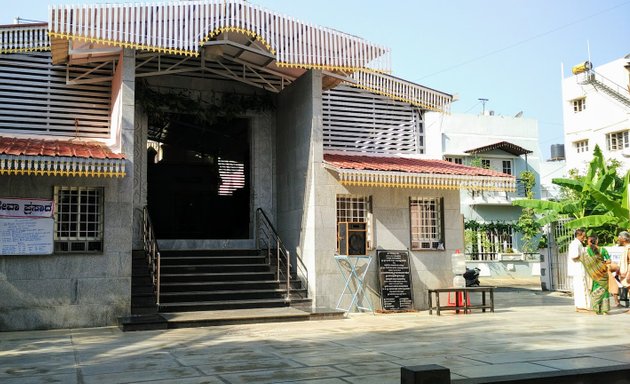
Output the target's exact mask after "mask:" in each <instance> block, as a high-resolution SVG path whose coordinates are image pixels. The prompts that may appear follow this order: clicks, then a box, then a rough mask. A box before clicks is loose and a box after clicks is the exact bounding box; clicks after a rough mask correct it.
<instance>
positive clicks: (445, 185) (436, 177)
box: [324, 154, 516, 192]
mask: <svg viewBox="0 0 630 384" xmlns="http://www.w3.org/2000/svg"><path fill="white" fill-rule="evenodd" d="M324 163H325V165H326V167H327V168H329V169H330V170H332V171H333V172H335V173H336V176H337V178H338V180H339V181H340V182H341V184H343V185H356V186H366V187H389V188H429V189H458V190H461V189H471V190H477V191H479V190H485V191H508V192H513V191H514V190H515V189H516V185H515V178H514V176H512V175H508V174H505V173H500V172H496V171H492V170H489V169H483V168H477V167H469V166H465V165H459V164H454V163H450V162H448V161H443V160H424V159H416V158H408V157H383V156H362V155H337V154H334V155H333V154H324Z"/></svg>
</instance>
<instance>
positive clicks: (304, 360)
mask: <svg viewBox="0 0 630 384" xmlns="http://www.w3.org/2000/svg"><path fill="white" fill-rule="evenodd" d="M289 358H290V359H291V360H294V361H297V362H298V363H300V364H303V365H306V366H311V367H312V366H318V365H330V364H335V365H338V364H350V363H363V362H367V361H369V362H374V363H376V362H380V361H386V360H387V359H388V357H387V356H386V355H384V354H382V353H376V352H367V351H356V352H354V353H347V354H339V355H314V356H290V357H289Z"/></svg>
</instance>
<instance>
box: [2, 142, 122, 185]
mask: <svg viewBox="0 0 630 384" xmlns="http://www.w3.org/2000/svg"><path fill="white" fill-rule="evenodd" d="M4 174H7V175H38V176H79V177H101V176H103V177H123V176H125V158H124V156H123V155H121V154H117V153H114V152H112V151H111V149H109V147H107V146H106V145H104V144H102V143H97V142H84V141H63V140H42V139H20V138H11V137H0V175H4Z"/></svg>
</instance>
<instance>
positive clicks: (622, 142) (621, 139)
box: [606, 131, 630, 151]
mask: <svg viewBox="0 0 630 384" xmlns="http://www.w3.org/2000/svg"><path fill="white" fill-rule="evenodd" d="M606 144H607V146H608V150H609V151H619V150H622V149H624V148H628V147H630V141H629V140H628V131H621V132H614V133H608V134H607V135H606Z"/></svg>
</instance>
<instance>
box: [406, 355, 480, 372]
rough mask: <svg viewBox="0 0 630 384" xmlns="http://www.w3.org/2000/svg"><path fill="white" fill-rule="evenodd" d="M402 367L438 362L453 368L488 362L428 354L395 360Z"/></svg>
mask: <svg viewBox="0 0 630 384" xmlns="http://www.w3.org/2000/svg"><path fill="white" fill-rule="evenodd" d="M395 363H396V364H399V365H400V366H402V367H413V366H415V365H427V364H437V365H441V366H443V367H446V368H449V369H453V368H456V367H470V366H475V365H485V364H486V363H482V362H480V361H477V360H473V359H468V358H466V357H462V356H455V355H440V356H426V357H421V358H416V359H405V360H397V361H396V362H395Z"/></svg>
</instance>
